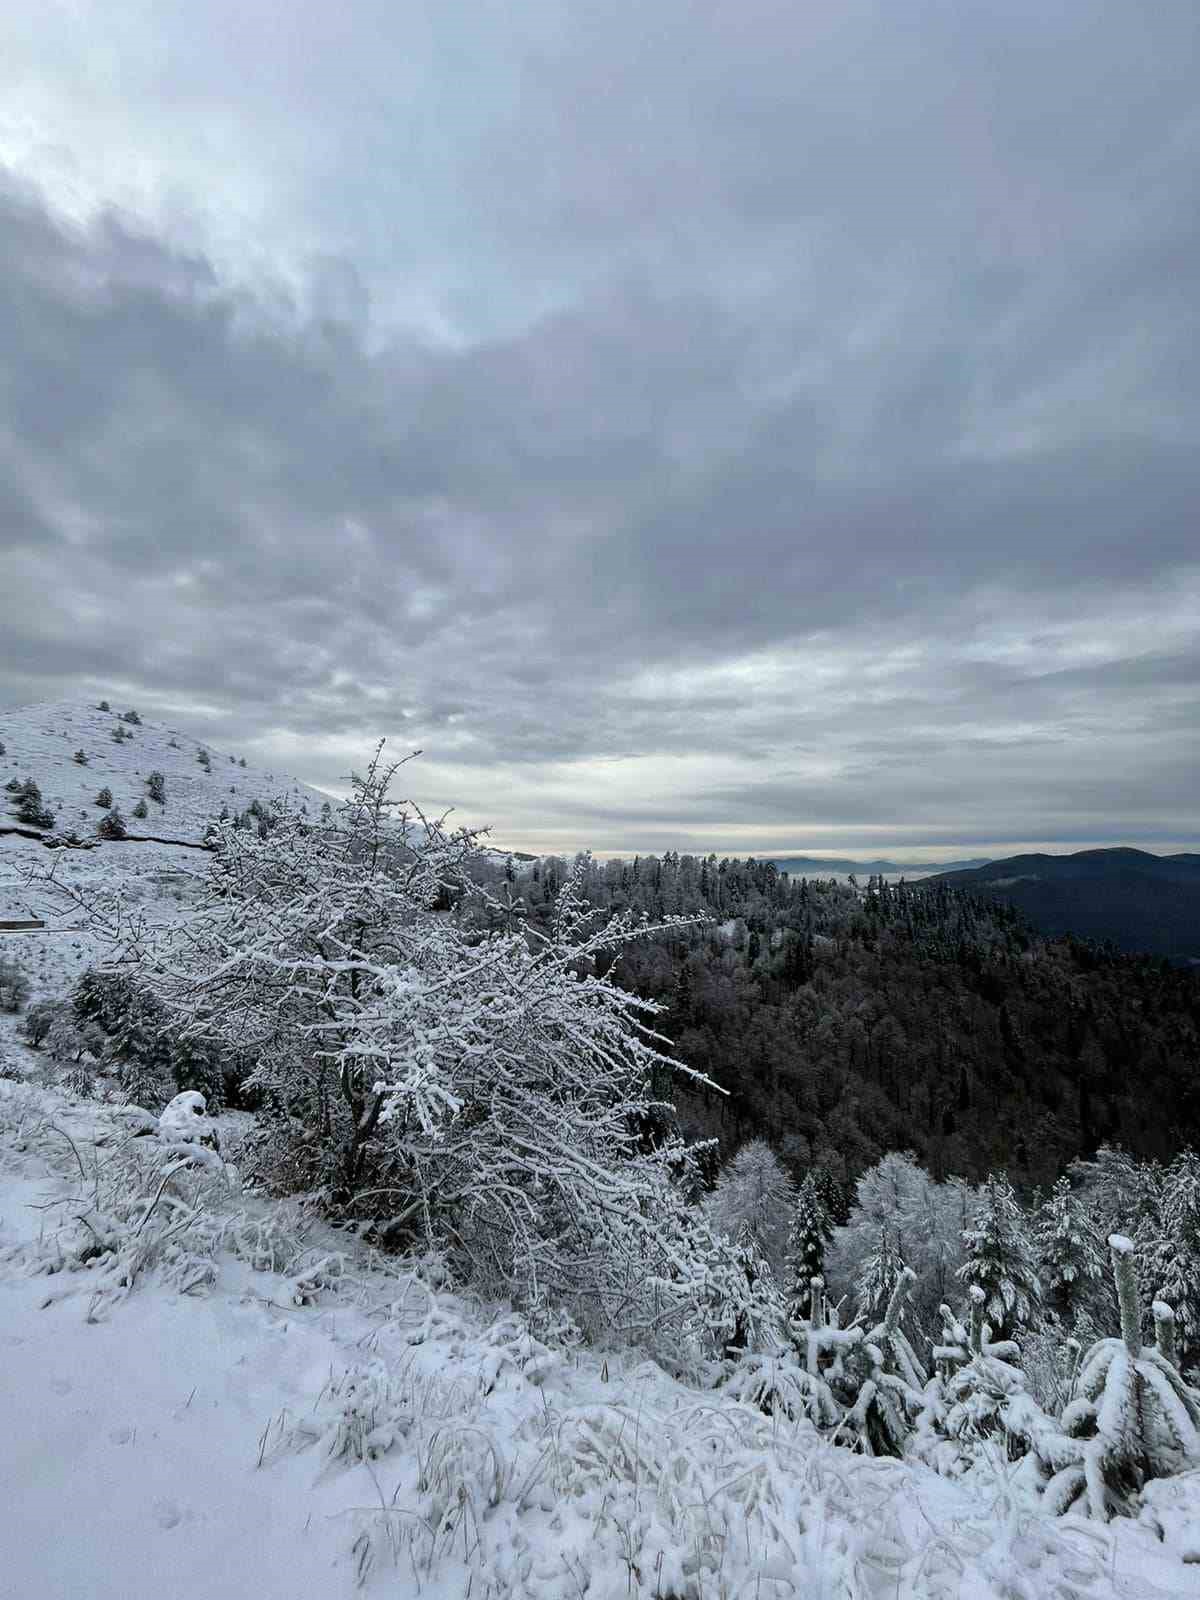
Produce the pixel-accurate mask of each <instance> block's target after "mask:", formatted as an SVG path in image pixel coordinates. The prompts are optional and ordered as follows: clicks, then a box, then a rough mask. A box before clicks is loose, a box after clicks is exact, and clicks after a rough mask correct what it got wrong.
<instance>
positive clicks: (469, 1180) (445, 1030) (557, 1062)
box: [97, 753, 763, 1361]
mask: <svg viewBox="0 0 1200 1600" xmlns="http://www.w3.org/2000/svg"><path fill="white" fill-rule="evenodd" d="M394 772H395V768H394V767H387V766H385V765H384V764H383V763H382V760H381V758H380V755H379V754H378V753H377V755H376V758H375V760H374V761H373V762H372V764H371V766H370V768H369V770H368V772H367V774H366V776H365V777H363V778H361V779H356V780H355V787H354V795H353V798H352V799H351V800H350V801H349V802H347V803H346V804H345V805H344V806H343V807H342V809H341V811H340V813H339V814H338V815H337V816H331V817H329V818H328V819H322V820H321V821H320V822H319V823H317V824H316V825H314V824H313V823H312V822H310V821H308V820H307V819H305V818H304V817H303V815H302V814H296V813H294V812H287V811H283V812H281V813H280V815H279V817H278V819H277V821H276V823H275V825H274V826H272V827H271V828H269V829H263V830H261V831H260V832H253V833H252V832H247V831H244V830H240V829H237V828H235V827H234V826H233V825H232V824H231V823H229V822H225V823H220V822H218V823H216V824H214V829H213V835H214V836H213V839H212V841H211V842H212V843H213V845H214V849H213V855H212V868H211V873H210V876H209V880H208V893H207V896H206V898H205V899H204V901H203V902H202V903H201V904H200V905H199V906H198V907H197V909H196V910H195V911H194V912H193V914H191V915H190V916H189V917H188V919H187V921H186V923H185V924H183V925H182V926H181V927H180V928H179V929H178V930H177V931H175V932H174V933H170V932H168V934H167V935H165V936H161V937H159V938H157V939H155V938H152V937H150V936H149V934H148V933H147V931H146V930H145V929H144V928H143V927H142V926H141V925H139V924H137V923H134V924H132V925H127V926H126V927H125V929H124V944H123V957H122V960H121V961H118V962H117V963H115V964H114V967H113V969H112V974H110V976H109V978H108V979H107V980H106V981H107V982H108V983H109V984H110V985H111V984H113V983H116V984H118V985H121V984H124V987H125V993H124V996H123V999H122V1003H121V1004H120V1005H119V1006H118V1007H116V1008H115V1009H116V1010H117V1011H118V1012H119V1024H118V1026H119V1027H120V1028H121V1029H124V1030H125V1032H126V1033H127V1034H128V1033H130V1031H131V1027H132V1023H131V1019H133V1018H134V1017H136V1016H137V1015H139V1014H143V1015H147V1016H148V1017H149V1021H148V1023H147V1026H146V1028H145V1029H144V1030H143V1031H144V1032H146V1033H147V1034H149V1035H150V1036H151V1037H152V1038H161V1037H162V1036H163V1035H164V1034H166V1033H169V1034H170V1035H171V1037H172V1038H173V1040H174V1041H175V1048H177V1049H186V1048H188V1047H193V1048H196V1049H199V1050H209V1051H212V1052H214V1053H215V1054H216V1056H217V1057H218V1058H222V1059H229V1058H234V1057H236V1058H238V1059H240V1060H244V1061H248V1062H250V1063H252V1070H251V1071H250V1074H249V1077H248V1079H247V1081H246V1089H247V1091H248V1092H249V1093H251V1094H252V1095H253V1096H255V1097H256V1100H257V1103H258V1105H259V1107H260V1110H259V1116H260V1120H261V1123H262V1126H263V1129H264V1150H263V1154H264V1160H265V1165H266V1167H268V1168H270V1169H271V1170H272V1171H273V1173H274V1175H275V1176H276V1177H277V1178H278V1177H280V1176H281V1175H282V1176H284V1177H286V1178H287V1179H290V1181H291V1182H292V1183H293V1184H294V1185H295V1186H296V1187H303V1188H304V1189H306V1190H309V1191H314V1192H316V1193H318V1194H320V1195H321V1196H322V1197H323V1198H324V1199H325V1200H326V1201H328V1202H329V1203H331V1204H334V1205H336V1206H339V1207H341V1208H343V1209H344V1210H347V1211H350V1212H352V1213H353V1214H354V1215H356V1216H360V1217H361V1216H363V1215H364V1214H366V1215H370V1216H374V1217H379V1218H385V1219H386V1222H387V1227H388V1233H389V1238H390V1240H391V1242H392V1243H393V1245H397V1244H408V1245H410V1246H419V1247H420V1248H422V1249H435V1250H438V1251H440V1252H443V1253H444V1254H445V1255H446V1257H447V1259H449V1260H450V1261H451V1262H452V1263H453V1264H454V1266H455V1268H456V1270H457V1271H458V1272H459V1274H460V1275H461V1276H463V1277H464V1278H469V1279H470V1281H472V1282H473V1283H474V1284H475V1285H476V1287H477V1288H478V1289H480V1290H481V1291H482V1292H484V1293H487V1294H490V1295H501V1294H503V1295H511V1296H513V1297H514V1298H516V1299H517V1300H518V1302H520V1303H521V1304H524V1305H530V1306H533V1305H537V1304H539V1303H541V1302H543V1301H551V1302H553V1303H555V1304H558V1305H561V1306H564V1307H565V1308H566V1309H567V1310H568V1311H569V1313H570V1314H571V1316H572V1317H574V1318H575V1319H576V1320H577V1321H578V1322H579V1324H580V1325H581V1326H584V1327H587V1328H588V1329H590V1330H592V1331H600V1330H605V1331H607V1332H609V1333H617V1334H620V1335H621V1336H622V1337H624V1338H627V1339H635V1340H639V1341H641V1342H643V1343H645V1344H646V1345H647V1346H651V1347H655V1348H662V1349H664V1350H665V1349H670V1350H671V1351H673V1352H674V1353H675V1355H676V1357H677V1359H680V1360H684V1361H687V1360H691V1359H699V1358H702V1357H703V1356H704V1355H705V1354H707V1353H708V1352H709V1351H710V1350H711V1349H713V1348H718V1347H720V1345H721V1344H722V1343H723V1342H724V1341H726V1340H727V1339H740V1340H741V1341H742V1342H743V1343H744V1342H745V1340H746V1339H747V1337H748V1336H749V1334H750V1332H751V1331H752V1329H753V1328H755V1327H757V1326H758V1325H759V1324H760V1323H761V1322H762V1320H763V1308H762V1306H761V1305H760V1304H759V1303H758V1302H759V1301H760V1300H762V1298H763V1297H762V1295H761V1294H759V1295H756V1294H755V1292H754V1291H753V1288H752V1286H751V1285H750V1284H748V1282H747V1274H746V1272H745V1270H744V1261H743V1255H744V1250H743V1249H742V1247H741V1245H740V1244H739V1242H738V1241H737V1240H733V1239H730V1238H729V1237H727V1236H726V1234H725V1233H724V1232H723V1231H722V1229H721V1227H720V1226H718V1225H714V1223H713V1222H712V1221H710V1219H708V1218H707V1217H706V1216H705V1215H704V1214H703V1213H702V1212H701V1211H700V1210H698V1209H697V1208H696V1207H695V1206H694V1205H693V1204H692V1195H693V1192H694V1190H695V1188H696V1186H697V1182H698V1179H697V1173H696V1170H695V1160H694V1153H693V1152H691V1151H689V1150H687V1149H686V1148H685V1147H684V1146H683V1145H682V1144H681V1143H680V1142H679V1141H678V1140H677V1139H675V1138H673V1137H671V1136H670V1133H669V1127H670V1118H671V1107H670V1104H669V1101H668V1099H667V1092H668V1090H669V1085H670V1080H671V1077H672V1074H673V1073H674V1071H675V1070H676V1064H675V1063H674V1062H673V1061H672V1060H671V1058H670V1056H669V1054H667V1053H666V1051H665V1049H664V1045H665V1043H666V1041H665V1040H663V1039H662V1038H661V1037H660V1035H659V1034H658V1033H656V1032H655V1030H654V1027H653V1020H654V1016H655V1013H656V1012H657V1010H658V1009H659V1008H658V1007H657V1006H655V1005H653V1004H651V1003H649V1002H646V1001H643V1000H640V999H638V998H637V997H636V996H635V995H633V994H631V993H629V992H628V991H627V990H625V989H623V988H621V987H619V986H618V985H617V984H616V983H614V982H612V981H611V979H610V978H609V977H608V976H606V975H604V974H603V973H602V972H601V970H599V969H600V968H601V967H602V966H603V967H605V968H606V967H607V966H608V965H610V964H611V961H612V958H613V956H614V954H616V953H617V952H619V951H620V950H621V948H622V947H623V946H625V945H626V944H628V943H629V942H630V941H631V940H636V939H637V938H638V937H639V936H640V935H642V934H643V933H645V932H647V931H654V932H661V931H662V928H661V927H658V928H655V929H647V928H646V926H645V925H644V924H643V923H642V922H640V921H639V920H638V919H636V918H634V917H632V916H625V917H616V918H613V919H611V920H609V921H607V922H605V921H604V920H603V919H602V918H600V917H598V916H597V915H596V913H595V912H593V911H592V910H591V908H590V907H588V906H587V904H586V903H585V902H584V900H583V898H582V896H581V894H580V890H579V881H578V874H576V875H569V876H568V878H567V880H566V882H565V883H564V884H563V885H562V887H561V889H560V892H559V895H558V900H557V905H556V911H555V916H554V919H553V921H552V923H551V925H550V927H549V930H548V931H547V932H545V933H543V932H540V931H539V932H533V931H531V930H528V929H527V928H526V927H525V926H524V925H523V923H522V922H521V920H520V918H519V916H518V915H516V914H515V908H513V907H511V906H510V907H507V908H505V907H503V906H501V905H499V903H496V904H493V903H492V902H491V901H490V900H489V898H488V897H486V896H483V897H482V898H481V900H479V901H478V902H477V904H476V906H475V907H474V910H475V912H476V913H478V914H471V910H472V908H471V907H470V905H469V904H468V905H466V906H464V904H463V897H464V896H465V895H466V894H467V893H468V892H469V891H471V885H470V884H469V882H468V879H467V876H466V871H465V868H466V865H467V863H468V862H469V860H470V859H471V857H472V855H473V853H474V852H475V851H476V849H477V842H476V839H475V837H474V836H472V835H470V834H467V833H461V832H460V833H449V832H447V831H446V830H445V829H444V828H443V826H442V825H441V823H440V822H438V821H431V820H428V819H426V818H425V817H424V816H422V815H421V814H420V812H419V811H417V810H416V809H415V808H413V807H410V806H407V805H404V804H400V803H397V802H393V801H391V800H390V799H389V795H388V789H389V784H390V782H391V779H392V777H393V775H394ZM584 868H585V864H581V866H580V872H582V871H583V870H584ZM497 912H498V913H499V914H498V915H495V916H493V915H491V913H497ZM114 920H115V921H119V916H117V917H115V918H114ZM489 921H491V922H492V923H493V924H494V925H493V926H492V927H491V928H490V929H489V928H488V927H487V924H488V922H489ZM103 1002H104V997H103V995H100V996H99V998H98V1000H97V1011H98V1012H101V1011H103V1008H104V1006H103ZM110 1009H112V1008H111V1007H110ZM132 1087H133V1088H134V1089H135V1090H136V1088H137V1085H136V1084H134V1085H133V1086H132Z"/></svg>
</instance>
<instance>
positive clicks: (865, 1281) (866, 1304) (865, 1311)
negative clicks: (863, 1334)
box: [854, 1222, 915, 1322]
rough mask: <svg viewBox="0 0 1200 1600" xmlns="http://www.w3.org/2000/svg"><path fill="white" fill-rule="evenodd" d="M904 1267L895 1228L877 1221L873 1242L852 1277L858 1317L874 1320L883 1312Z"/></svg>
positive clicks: (904, 1263) (869, 1320)
mask: <svg viewBox="0 0 1200 1600" xmlns="http://www.w3.org/2000/svg"><path fill="white" fill-rule="evenodd" d="M905 1267H906V1262H905V1260H904V1256H903V1255H902V1253H901V1250H900V1241H899V1238H898V1237H897V1235H896V1232H895V1230H894V1229H892V1228H890V1227H889V1226H888V1225H887V1223H886V1222H882V1223H880V1224H879V1227H878V1230H877V1232H876V1234H875V1240H874V1243H873V1244H872V1246H871V1248H870V1249H869V1250H868V1251H867V1253H866V1255H865V1256H864V1257H863V1259H862V1262H861V1263H860V1265H859V1269H858V1277H857V1278H856V1280H855V1285H854V1287H855V1292H856V1294H857V1297H858V1314H859V1316H861V1317H865V1318H866V1319H867V1321H868V1322H875V1321H876V1320H878V1318H880V1317H881V1316H883V1315H884V1313H885V1311H886V1309H887V1307H888V1305H889V1304H890V1302H891V1298H892V1295H893V1294H894V1293H895V1290H896V1284H897V1283H898V1282H899V1279H900V1275H901V1273H902V1272H904V1271H905ZM913 1276H914V1277H915V1274H914V1275H913Z"/></svg>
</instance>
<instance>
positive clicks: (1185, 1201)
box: [1145, 1150, 1200, 1366]
mask: <svg viewBox="0 0 1200 1600" xmlns="http://www.w3.org/2000/svg"><path fill="white" fill-rule="evenodd" d="M1145 1253H1146V1256H1147V1259H1148V1267H1149V1272H1150V1274H1151V1275H1152V1276H1151V1282H1150V1284H1149V1287H1150V1288H1151V1289H1152V1290H1153V1291H1154V1293H1155V1295H1156V1297H1157V1298H1158V1299H1159V1300H1163V1301H1165V1302H1166V1303H1167V1304H1168V1305H1170V1306H1171V1307H1172V1308H1173V1310H1174V1312H1175V1325H1176V1329H1177V1337H1178V1340H1179V1348H1180V1354H1181V1356H1182V1357H1183V1362H1184V1365H1185V1366H1186V1365H1188V1364H1190V1363H1191V1362H1197V1361H1200V1154H1197V1152H1196V1151H1194V1150H1185V1151H1184V1152H1183V1154H1182V1155H1179V1156H1176V1158H1175V1160H1174V1161H1172V1163H1171V1165H1170V1166H1169V1167H1168V1168H1167V1171H1166V1175H1165V1179H1164V1183H1163V1194H1162V1226H1161V1230H1160V1231H1158V1232H1157V1233H1156V1234H1154V1235H1152V1236H1151V1237H1149V1238H1148V1239H1147V1240H1146V1252H1145Z"/></svg>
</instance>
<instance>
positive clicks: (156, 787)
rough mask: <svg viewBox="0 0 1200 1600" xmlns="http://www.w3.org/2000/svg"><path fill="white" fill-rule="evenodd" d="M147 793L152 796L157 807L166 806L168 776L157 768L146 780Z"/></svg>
mask: <svg viewBox="0 0 1200 1600" xmlns="http://www.w3.org/2000/svg"><path fill="white" fill-rule="evenodd" d="M146 793H147V794H148V795H149V796H150V798H151V800H153V801H154V803H155V805H160V806H165V805H166V803H167V780H166V776H165V775H164V774H163V773H161V772H160V771H159V770H158V768H157V767H156V768H155V769H154V771H153V772H152V773H151V774H150V776H149V777H148V778H147V779H146Z"/></svg>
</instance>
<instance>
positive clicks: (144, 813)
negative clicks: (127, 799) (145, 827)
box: [133, 800, 150, 821]
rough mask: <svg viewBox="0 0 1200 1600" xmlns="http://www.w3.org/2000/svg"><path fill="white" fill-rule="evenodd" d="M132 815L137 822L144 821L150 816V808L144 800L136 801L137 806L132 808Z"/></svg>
mask: <svg viewBox="0 0 1200 1600" xmlns="http://www.w3.org/2000/svg"><path fill="white" fill-rule="evenodd" d="M133 814H134V816H135V817H137V818H138V820H139V821H142V820H144V819H145V818H146V817H148V816H149V815H150V808H149V806H148V805H147V804H146V802H145V800H139V801H138V803H137V805H135V806H134V808H133Z"/></svg>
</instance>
